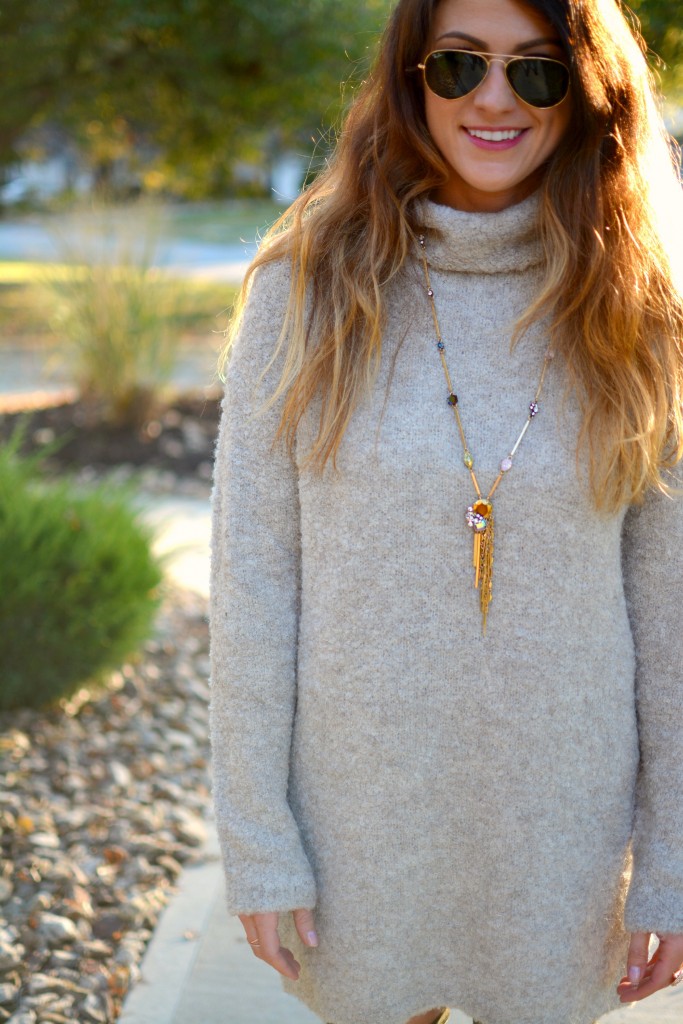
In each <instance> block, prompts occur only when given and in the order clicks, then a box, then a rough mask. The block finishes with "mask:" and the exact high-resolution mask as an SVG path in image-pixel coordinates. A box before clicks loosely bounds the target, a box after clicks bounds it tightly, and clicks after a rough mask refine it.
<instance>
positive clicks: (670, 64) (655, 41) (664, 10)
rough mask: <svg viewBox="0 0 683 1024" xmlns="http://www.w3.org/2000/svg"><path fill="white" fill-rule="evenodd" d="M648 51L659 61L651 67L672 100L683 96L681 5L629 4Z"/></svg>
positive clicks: (638, 0) (650, 0)
mask: <svg viewBox="0 0 683 1024" xmlns="http://www.w3.org/2000/svg"><path fill="white" fill-rule="evenodd" d="M629 6H630V7H631V9H632V10H633V12H634V13H635V14H636V16H637V18H638V20H639V21H640V26H641V30H642V33H643V35H644V37H645V40H646V42H647V44H648V46H649V47H650V50H651V51H653V53H654V54H657V56H658V57H659V58H660V60H661V62H663V63H660V62H659V61H657V60H654V66H655V68H656V69H657V70H658V71H659V73H660V75H661V78H662V85H663V86H664V88H665V89H666V91H667V92H668V93H669V95H670V97H671V99H672V100H675V99H680V97H681V96H682V95H683V3H681V2H680V0H630V2H629Z"/></svg>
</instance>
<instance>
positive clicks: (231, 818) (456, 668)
mask: <svg viewBox="0 0 683 1024" xmlns="http://www.w3.org/2000/svg"><path fill="white" fill-rule="evenodd" d="M537 210H538V205H537V197H535V196H532V197H530V198H529V199H527V200H525V201H524V202H522V203H520V204H518V205H516V206H513V207H511V208H509V209H507V210H505V211H503V212H500V213H487V214H481V213H463V212H459V211H455V210H453V209H450V208H448V207H443V206H440V205H437V204H434V203H429V202H428V203H425V204H424V206H423V208H422V218H423V221H424V226H425V231H426V236H427V250H426V251H427V256H428V261H429V264H430V269H431V276H432V284H433V288H434V292H435V302H436V307H437V311H438V314H439V318H440V321H441V327H442V331H443V335H444V340H445V343H446V357H447V361H448V364H449V367H450V370H451V375H452V377H453V383H454V387H455V390H456V391H457V393H458V396H459V400H460V410H461V415H462V417H463V421H464V423H465V429H466V431H467V434H468V441H469V444H470V447H471V449H472V453H473V455H474V457H475V459H476V468H477V473H478V478H479V481H480V484H481V486H482V489H483V490H486V491H487V490H488V488H489V487H490V486H491V483H492V482H493V480H494V478H495V476H496V475H497V471H498V466H499V463H500V461H501V459H502V458H503V457H504V456H506V455H507V453H508V452H509V451H510V448H511V446H512V445H513V443H514V441H515V439H516V438H517V436H518V434H519V432H520V430H521V428H522V426H523V425H524V422H525V419H526V416H527V411H528V404H529V401H530V399H531V398H533V395H534V392H535V389H536V385H537V382H538V378H539V374H540V370H541V365H542V361H543V356H544V353H545V350H546V348H547V344H548V342H547V337H546V336H545V334H544V330H545V328H544V325H543V324H539V325H538V326H537V327H535V328H533V329H532V330H531V331H529V332H528V333H527V334H526V335H525V336H524V337H523V339H522V340H521V341H520V342H519V344H518V345H517V347H516V348H515V349H514V350H513V351H512V352H511V350H510V337H511V330H512V325H513V324H514V322H515V320H516V319H517V317H518V316H519V314H520V313H521V312H522V310H524V309H525V308H526V307H527V305H528V304H529V302H530V301H531V299H532V297H533V295H534V293H535V291H536V289H537V288H538V284H539V281H540V278H541V272H542V266H541V261H542V254H541V249H540V245H539V243H538V239H537V230H536V217H537ZM288 288H289V268H288V266H287V265H285V264H273V265H271V266H269V267H267V268H265V269H262V270H260V271H259V272H257V275H256V277H255V280H254V283H253V286H252V290H251V293H250V297H249V300H248V305H247V309H246V312H245V316H244V319H243V323H242V327H241V332H240V334H239V337H238V339H237V342H236V345H235V348H234V351H233V354H232V358H231V361H230V363H229V367H228V370H227V380H226V394H225V401H224V409H223V420H222V427H221V432H220V439H219V443H218V449H217V459H216V470H215V489H214V503H213V515H214V524H213V551H212V604H211V627H212V662H213V664H212V680H211V687H212V690H211V707H210V712H211V717H210V723H211V740H212V748H213V774H214V802H215V811H216V818H217V826H218V833H219V837H220V843H221V848H222V855H223V862H224V870H225V878H226V886H227V911H228V912H229V913H230V914H237V913H244V914H249V913H254V912H265V911H289V910H292V909H294V908H296V907H309V908H315V920H316V924H317V930H318V935H319V945H318V947H317V948H315V949H311V948H307V947H305V946H304V945H303V943H302V942H301V941H300V940H299V938H298V936H297V934H296V931H295V929H294V926H293V922H292V917H291V914H283V915H282V916H281V918H280V921H281V925H280V934H281V939H282V943H283V945H285V946H288V947H289V948H291V949H292V950H293V952H294V955H295V956H296V958H297V959H298V960H299V962H300V963H301V975H300V978H299V980H298V981H296V982H295V981H290V980H288V979H283V984H284V987H285V989H286V991H288V992H290V993H293V994H294V995H297V996H299V997H300V998H301V999H302V1000H303V1001H304V1002H305V1003H306V1004H307V1005H308V1006H309V1007H310V1008H311V1009H312V1010H313V1011H314V1012H315V1013H317V1014H318V1015H319V1016H320V1017H321V1018H322V1019H323V1020H324V1021H334V1022H335V1024H405V1021H407V1020H408V1018H410V1017H411V1016H413V1015H414V1014H417V1013H420V1012H423V1011H426V1010H428V1009H429V1008H431V1007H438V1006H445V1005H447V1006H450V1007H458V1008H460V1009H461V1010H463V1011H464V1012H465V1013H467V1014H470V1015H471V1016H473V1017H474V1018H475V1019H477V1020H479V1021H482V1022H484V1024H591V1022H593V1021H594V1020H595V1019H596V1018H597V1017H598V1016H600V1015H602V1014H604V1013H606V1012H607V1011H609V1010H611V1009H613V1008H615V1007H618V1006H620V1005H621V1004H620V1002H619V999H618V997H617V995H616V992H615V987H616V985H617V983H618V982H619V980H620V978H621V977H622V975H623V973H624V971H625V960H626V952H627V945H628V935H627V932H628V931H637V930H648V931H650V930H652V931H654V930H660V931H670V932H681V933H683V799H682V794H683V730H682V728H681V712H682V709H683V664H682V662H683V659H682V654H683V631H682V629H681V609H682V608H683V586H682V582H681V550H682V545H683V501H681V500H677V499H676V500H675V499H671V498H667V497H665V496H663V495H661V494H659V493H656V494H655V493H653V494H650V495H649V496H648V497H647V499H646V501H645V503H644V504H642V505H640V506H633V507H631V508H624V509H622V510H621V511H620V512H619V513H617V514H610V515H606V514H598V513H597V512H596V511H595V508H594V506H593V505H592V503H591V499H590V497H589V494H588V490H587V487H586V473H585V467H586V462H587V457H586V453H580V455H579V460H578V467H577V460H576V444H577V436H578V427H579V420H578V412H577V407H576V402H575V401H574V400H573V399H572V398H571V397H569V398H568V399H564V398H563V396H564V391H565V378H564V373H563V368H562V365H561V362H560V360H559V358H557V359H555V360H554V361H553V362H552V363H551V365H550V370H549V372H548V376H547V380H546V385H545V388H544V391H543V396H542V400H541V403H540V411H539V414H538V416H537V417H536V418H535V419H534V420H533V422H532V424H531V426H530V429H529V431H528V433H527V436H526V438H525V440H524V442H523V444H522V446H521V448H520V449H519V452H518V453H517V455H516V457H515V460H514V466H513V468H512V470H511V471H510V472H509V473H507V474H506V475H505V477H504V479H503V481H502V483H501V485H500V487H499V489H498V491H497V492H496V497H495V502H494V504H495V515H496V547H495V561H494V578H493V602H492V604H491V606H490V609H489V618H488V630H487V635H486V636H485V637H484V636H482V629H481V616H480V612H479V595H478V593H477V591H476V590H475V589H474V586H473V582H474V580H473V571H472V533H471V531H470V530H469V529H468V527H467V525H466V524H465V519H464V516H465V512H466V510H467V506H468V505H470V503H471V502H472V499H473V498H474V497H475V495H474V494H473V493H472V484H471V480H470V476H469V473H468V472H467V470H466V468H465V467H464V465H463V461H462V448H461V445H460V440H459V437H458V435H457V431H456V425H455V421H454V416H453V410H452V408H451V407H450V406H449V404H448V401H447V388H446V384H445V379H444V373H443V369H442V365H441V361H440V358H439V355H438V352H437V350H436V345H435V337H434V327H433V323H432V319H431V313H430V306H429V300H428V298H427V296H426V294H425V284H424V279H423V276H422V270H421V267H420V263H419V259H418V254H417V253H416V254H415V259H414V260H412V261H410V262H409V263H408V264H407V265H406V267H405V269H404V271H403V272H402V274H401V275H400V278H399V279H397V280H395V281H394V282H393V283H392V284H391V285H390V286H389V289H388V294H387V300H388V303H389V316H388V323H387V328H386V332H385V336H384V338H383V347H382V354H381V367H380V371H379V376H378V379H377V382H376V385H375V387H374V391H373V392H372V394H371V395H370V396H368V397H367V398H366V399H365V400H364V401H363V403H362V404H361V405H360V406H359V407H358V408H357V410H356V412H355V414H354V416H353V417H352V419H351V422H350V424H349V426H348V428H347V430H346V433H345V435H344V438H343V441H342V444H341V448H340V450H339V454H338V460H337V472H336V473H335V471H334V470H333V468H332V466H331V464H328V466H327V468H326V470H325V472H324V474H323V476H322V477H320V476H316V475H315V474H314V473H312V472H311V471H310V470H306V469H303V468H302V461H303V458H304V457H305V455H306V453H307V452H308V450H309V449H310V445H311V443H312V442H313V440H314V438H315V436H316V434H317V428H318V422H319V415H320V404H319V403H320V399H319V398H317V399H316V400H314V402H313V403H312V404H311V405H310V406H309V408H308V410H307V412H306V414H305V416H304V418H303V420H302V421H301V423H300V426H299V429H298V433H297V443H296V449H295V451H294V453H293V455H292V456H291V457H290V455H289V454H288V453H287V451H286V448H285V446H284V445H278V446H276V447H275V448H273V447H272V439H273V435H274V431H275V427H276V425H277V423H278V422H279V418H280V413H281V409H282V406H281V404H276V405H275V406H274V407H273V408H272V409H271V410H270V411H269V412H268V413H267V414H266V415H261V416H254V415H252V414H253V413H254V412H255V411H256V410H257V409H259V407H260V406H261V404H262V403H263V401H264V399H265V398H266V397H267V396H268V395H270V394H272V391H273V388H274V385H275V383H276V382H277V380H279V377H280V372H281V366H282V364H281V361H280V360H279V359H278V360H277V361H276V362H275V363H274V365H273V366H272V367H271V369H270V370H269V371H268V373H267V374H266V376H265V377H264V378H263V380H261V381H260V382H259V378H260V375H261V372H262V370H263V369H264V368H265V366H266V363H267V362H268V360H269V358H270V356H271V355H272V353H273V351H274V348H275V345H276V341H277V338H278V336H279V332H280V328H281V325H282V320H283V316H284V311H285V308H286V303H287V295H288ZM631 867H632V869H633V870H632V872H631Z"/></svg>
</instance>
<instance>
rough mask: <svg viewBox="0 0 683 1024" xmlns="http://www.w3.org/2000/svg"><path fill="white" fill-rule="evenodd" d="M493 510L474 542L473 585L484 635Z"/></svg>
mask: <svg viewBox="0 0 683 1024" xmlns="http://www.w3.org/2000/svg"><path fill="white" fill-rule="evenodd" d="M493 539H494V527H493V512H491V514H490V516H489V517H488V520H487V524H486V530H485V531H484V532H483V533H479V534H477V536H476V537H475V540H474V543H475V548H478V552H477V567H476V576H475V583H474V585H475V587H477V589H478V590H479V606H480V608H481V615H482V632H483V635H484V636H486V619H487V616H488V612H489V605H490V604H491V599H492V597H493Z"/></svg>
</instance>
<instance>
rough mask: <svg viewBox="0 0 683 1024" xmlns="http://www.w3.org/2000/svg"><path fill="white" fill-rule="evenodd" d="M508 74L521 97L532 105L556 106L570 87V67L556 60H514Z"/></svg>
mask: <svg viewBox="0 0 683 1024" xmlns="http://www.w3.org/2000/svg"><path fill="white" fill-rule="evenodd" d="M507 76H508V81H509V83H510V85H511V86H512V88H513V89H514V90H515V92H516V93H517V95H518V96H519V98H520V99H522V100H524V102H525V103H528V104H530V106H532V107H554V106H556V105H557V104H558V103H561V102H562V100H563V99H564V97H565V96H566V95H567V91H568V89H569V69H568V68H566V67H565V66H564V64H560V62H559V61H555V60H539V59H537V58H534V57H529V58H527V59H525V60H513V61H511V62H510V63H509V64H508V66H507Z"/></svg>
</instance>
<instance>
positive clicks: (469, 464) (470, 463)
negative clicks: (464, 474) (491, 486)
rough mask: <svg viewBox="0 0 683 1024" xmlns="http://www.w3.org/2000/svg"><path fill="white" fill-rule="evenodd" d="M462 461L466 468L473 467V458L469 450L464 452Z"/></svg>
mask: <svg viewBox="0 0 683 1024" xmlns="http://www.w3.org/2000/svg"><path fill="white" fill-rule="evenodd" d="M462 461H463V462H464V463H465V467H466V469H474V459H473V458H472V456H471V455H470V453H469V452H465V455H464V456H463V460H462Z"/></svg>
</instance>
